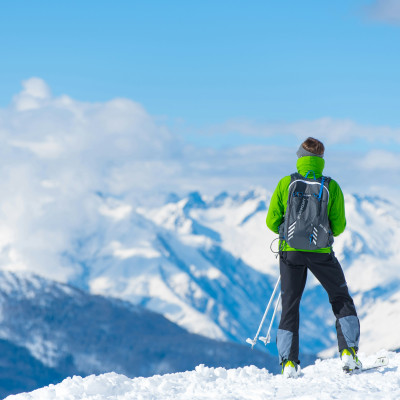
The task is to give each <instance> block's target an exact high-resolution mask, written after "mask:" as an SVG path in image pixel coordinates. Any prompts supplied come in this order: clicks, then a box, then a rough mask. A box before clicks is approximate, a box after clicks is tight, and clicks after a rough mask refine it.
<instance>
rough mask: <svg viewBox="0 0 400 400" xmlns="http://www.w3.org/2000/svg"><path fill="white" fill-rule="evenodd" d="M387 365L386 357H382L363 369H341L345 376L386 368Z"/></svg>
mask: <svg viewBox="0 0 400 400" xmlns="http://www.w3.org/2000/svg"><path fill="white" fill-rule="evenodd" d="M388 364H389V359H388V358H387V357H386V356H382V357H378V358H377V359H376V360H375V361H374V362H373V363H372V364H371V365H367V366H365V367H362V368H361V369H355V370H351V369H348V368H346V367H345V368H343V371H344V372H345V373H346V374H354V373H356V374H358V373H360V372H364V371H370V370H371V369H376V368H380V367H386V365H388Z"/></svg>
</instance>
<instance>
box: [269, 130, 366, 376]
mask: <svg viewBox="0 0 400 400" xmlns="http://www.w3.org/2000/svg"><path fill="white" fill-rule="evenodd" d="M324 151H325V148H324V145H323V144H322V143H321V142H320V141H319V140H317V139H314V138H311V137H309V138H308V139H306V140H305V141H304V142H303V143H302V144H301V145H300V147H299V150H298V151H297V156H298V160H297V171H298V173H295V174H292V175H290V176H286V177H284V178H282V179H281V180H280V182H279V183H278V186H277V188H276V189H275V191H274V193H273V195H272V198H271V203H270V206H269V209H268V215H267V226H268V228H269V229H271V230H272V231H273V232H275V233H279V235H280V251H279V255H280V263H279V264H280V274H281V294H282V315H281V320H280V324H279V329H278V333H277V339H276V341H277V347H278V352H279V362H280V364H281V365H282V374H283V375H284V376H285V377H297V376H298V375H299V373H300V368H299V364H300V361H299V359H298V356H299V317H300V315H299V307H300V300H301V296H302V294H303V290H304V287H305V284H306V278H307V269H309V270H310V271H311V272H312V273H313V275H314V276H315V277H316V278H317V279H318V281H319V282H320V283H321V285H322V286H323V287H324V289H325V290H326V291H327V293H328V296H329V302H330V303H331V306H332V310H333V313H334V314H335V317H336V331H337V340H338V347H339V353H340V357H341V362H342V367H343V370H344V371H347V372H351V371H353V370H356V369H361V367H362V365H361V362H360V361H359V360H358V357H357V351H358V343H359V336H360V324H359V320H358V317H357V312H356V309H355V306H354V303H353V299H352V298H351V296H350V294H349V291H348V288H347V284H346V280H345V277H344V274H343V270H342V268H341V266H340V264H339V261H338V260H337V259H336V257H335V255H334V252H333V250H332V243H333V236H338V235H340V234H341V233H342V232H343V231H344V229H345V227H346V218H345V208H344V198H343V193H342V191H341V189H340V187H339V185H338V184H337V183H336V182H335V181H334V180H333V179H330V178H328V177H324V176H322V171H323V169H324V165H325V160H324V158H323V157H324ZM310 229H311V230H310ZM291 246H293V247H291Z"/></svg>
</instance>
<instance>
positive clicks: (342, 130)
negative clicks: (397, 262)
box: [0, 78, 400, 280]
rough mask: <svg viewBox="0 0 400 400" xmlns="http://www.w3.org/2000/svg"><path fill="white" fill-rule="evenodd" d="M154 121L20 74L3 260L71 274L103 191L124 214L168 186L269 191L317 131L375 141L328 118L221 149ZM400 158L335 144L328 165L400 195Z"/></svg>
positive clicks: (1, 175) (1, 125) (133, 109)
mask: <svg viewBox="0 0 400 400" xmlns="http://www.w3.org/2000/svg"><path fill="white" fill-rule="evenodd" d="M156 121H157V119H156V118H154V117H153V116H151V115H149V114H148V113H147V112H146V110H145V109H144V108H143V107H142V106H141V105H140V104H138V103H135V102H134V101H131V100H129V99H123V98H119V99H118V98H117V99H113V100H110V101H108V102H102V103H87V102H79V101H77V100H74V99H72V98H70V97H68V96H66V95H63V96H59V97H55V96H53V95H52V94H51V90H50V88H49V87H48V85H47V84H46V83H45V82H44V81H43V80H41V79H39V78H31V79H29V80H27V81H25V82H23V89H22V91H21V92H20V93H18V94H16V95H15V96H14V98H13V99H12V102H11V104H10V105H9V107H7V108H3V109H0V144H1V145H0V157H1V164H0V192H1V194H2V198H1V202H0V268H7V269H12V270H25V269H29V270H33V271H35V272H37V273H41V272H42V271H44V270H46V275H47V276H49V271H51V266H54V278H57V279H61V280H67V279H68V277H69V276H70V274H71V273H72V269H71V265H70V264H69V261H68V258H67V257H65V254H66V252H67V250H68V248H69V247H70V246H71V245H72V243H73V244H74V247H75V248H76V247H77V243H76V241H77V240H78V239H77V238H80V237H85V236H86V237H90V235H91V234H92V233H93V231H94V230H96V229H99V226H98V218H99V212H100V213H102V212H103V211H104V210H103V211H102V206H103V205H104V204H103V203H102V199H107V201H109V202H114V203H115V204H117V206H118V207H117V206H116V207H114V206H113V207H112V208H113V209H116V210H117V209H118V210H119V211H118V212H120V213H123V215H126V214H127V213H128V214H129V212H131V210H133V209H135V207H137V206H147V205H150V204H155V203H161V202H163V200H164V198H165V196H166V195H167V194H168V193H171V192H176V193H178V194H180V195H183V194H185V193H187V192H189V191H193V190H199V191H201V192H202V193H205V194H216V193H218V192H222V191H224V190H228V191H231V192H236V191H240V190H246V189H249V188H250V187H253V186H262V187H265V188H267V189H268V190H270V191H272V190H273V189H274V188H275V186H276V184H277V182H278V180H279V179H280V178H281V177H282V176H284V175H287V174H290V173H291V172H293V170H294V169H295V163H296V155H295V153H296V150H297V147H298V144H299V142H300V141H301V140H303V139H304V137H305V136H308V135H309V134H310V132H312V133H315V134H316V136H319V137H322V138H323V139H326V141H327V143H336V142H337V141H338V140H342V141H346V140H347V139H348V138H349V136H351V135H354V137H358V138H362V137H363V135H365V138H366V139H364V140H375V138H374V135H375V133H374V132H376V131H374V129H375V128H368V127H360V126H357V125H356V124H355V123H354V122H352V121H345V122H343V121H334V120H331V119H321V120H318V121H309V122H298V123H294V124H284V125H280V126H274V125H270V126H267V127H264V130H263V129H259V128H260V127H257V126H255V125H252V124H247V125H242V126H240V129H241V131H242V132H248V133H249V134H255V132H257V134H260V133H259V132H261V134H262V135H269V134H270V135H279V134H284V132H285V131H287V133H288V134H289V135H294V139H295V140H293V145H291V146H280V145H274V146H272V145H271V146H254V145H246V146H237V147H232V148H228V149H222V150H216V149H212V148H197V147H195V146H190V145H188V144H186V143H185V142H184V141H183V140H182V139H181V138H180V137H179V136H177V135H174V134H173V133H172V132H171V131H170V130H169V129H167V128H166V127H165V126H162V125H160V124H159V123H158V122H156ZM227 125H229V123H228V124H227ZM379 131H380V132H381V133H382V135H381V137H382V138H384V140H397V142H398V140H399V139H398V138H399V135H398V131H397V130H393V129H391V128H387V129H386V130H383V131H382V130H381V129H379ZM318 133H319V134H318ZM396 135H397V136H396ZM296 138H298V140H297V139H296ZM398 160H399V154H398V152H397V153H396V152H395V151H384V150H379V151H372V152H370V153H366V152H359V153H354V152H352V153H351V152H346V151H332V152H330V153H329V158H327V160H326V173H327V174H329V175H331V176H333V177H335V178H336V179H337V180H338V181H339V183H340V184H341V185H342V187H343V189H344V190H345V191H350V192H361V193H368V194H371V193H372V194H377V195H385V196H394V194H393V193H396V195H397V194H398V191H399V189H398V188H397V187H396V185H394V180H395V179H396V177H397V176H399V173H400V164H399V162H398ZM118 215H119V214H118ZM118 215H117V214H116V216H115V217H116V218H118ZM78 245H79V243H78ZM49 266H50V268H49ZM56 266H61V267H62V273H61V274H60V270H59V269H57V268H56ZM50 274H51V272H50ZM50 277H51V276H50Z"/></svg>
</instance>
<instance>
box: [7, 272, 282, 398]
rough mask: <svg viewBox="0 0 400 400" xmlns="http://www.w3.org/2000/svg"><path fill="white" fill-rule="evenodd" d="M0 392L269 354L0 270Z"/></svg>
mask: <svg viewBox="0 0 400 400" xmlns="http://www.w3.org/2000/svg"><path fill="white" fill-rule="evenodd" d="M0 338H1V339H0V350H1V357H0V396H1V398H4V396H5V395H7V394H10V393H18V392H21V391H27V390H33V389H36V388H38V387H41V386H45V385H48V384H49V383H57V382H60V381H61V380H62V379H63V378H66V377H67V376H74V375H81V376H87V375H90V374H94V373H96V374H100V373H105V372H112V371H114V372H118V373H120V374H125V375H127V376H129V377H135V376H151V375H154V374H160V373H171V372H177V371H186V370H190V369H193V368H194V367H195V366H196V365H198V364H200V363H203V364H206V365H208V366H215V367H222V366H223V367H228V368H232V367H238V366H244V365H248V364H255V365H258V366H259V367H267V368H269V369H270V370H271V371H277V370H278V365H277V363H276V360H275V359H274V358H273V357H271V356H270V355H268V354H266V353H262V352H259V351H251V350H250V349H249V348H248V347H247V346H244V345H239V344H235V343H232V342H218V341H215V340H212V339H209V338H206V337H203V336H199V335H194V334H190V333H188V332H187V331H185V330H184V329H182V328H180V327H179V326H177V325H175V324H174V323H172V322H170V321H168V320H167V319H165V318H164V317H163V316H161V315H159V314H156V313H154V312H151V311H148V310H146V309H144V308H142V307H140V306H134V305H132V304H131V303H127V302H123V301H121V300H117V299H107V298H104V297H102V296H94V295H90V294H88V293H86V292H84V291H81V290H78V289H75V288H73V287H71V286H68V285H65V284H60V283H57V282H54V281H50V280H47V279H44V278H41V277H38V276H34V275H31V274H21V273H19V274H15V273H10V272H0Z"/></svg>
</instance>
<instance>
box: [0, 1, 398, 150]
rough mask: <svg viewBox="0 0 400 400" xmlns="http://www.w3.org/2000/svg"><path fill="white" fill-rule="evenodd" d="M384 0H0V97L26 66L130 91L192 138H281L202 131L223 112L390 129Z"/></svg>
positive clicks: (75, 84) (71, 91)
mask: <svg viewBox="0 0 400 400" xmlns="http://www.w3.org/2000/svg"><path fill="white" fill-rule="evenodd" d="M392 3H393V1H390V0H386V1H384V0H381V1H378V2H374V1H365V0H363V1H361V0H336V1H331V2H325V1H317V0H313V1H311V0H305V1H301V2H300V1H297V0H289V1H284V2H278V1H265V0H264V1H248V2H244V1H208V0H206V1H201V2H200V1H196V2H194V1H193V2H192V1H190V2H188V1H177V0H170V1H118V0H117V1H113V2H110V1H102V0H100V1H85V2H78V1H69V2H54V1H43V0H38V1H35V2H32V1H20V0H19V1H18V0H13V1H10V0H6V1H3V2H2V5H1V7H2V10H1V13H0V41H1V42H0V44H1V52H2V56H1V61H2V62H1V63H0V87H1V88H2V89H1V92H0V105H1V106H3V107H4V106H7V104H9V103H10V100H11V98H12V96H13V95H14V94H15V93H17V92H18V91H19V90H20V84H21V81H22V80H24V79H27V78H30V77H32V76H37V77H40V78H42V79H44V80H45V81H46V82H47V83H48V85H49V86H50V87H51V89H52V92H53V93H54V94H55V95H60V94H64V93H66V94H68V95H69V96H71V97H73V98H75V99H78V100H82V101H91V102H96V101H106V100H109V99H112V98H115V97H126V98H130V99H133V100H135V101H137V102H139V103H141V104H142V105H143V106H144V107H145V108H146V110H148V112H149V113H150V114H152V115H154V116H157V117H158V118H159V120H160V121H163V123H166V124H168V125H169V126H170V127H171V128H172V129H174V130H175V131H176V132H177V133H180V134H181V135H183V136H184V137H186V139H187V140H188V141H190V142H192V143H195V144H196V145H204V146H214V147H221V146H224V145H236V144H238V145H240V144H243V143H253V144H258V143H275V144H279V143H281V141H282V143H284V142H285V140H286V141H287V138H286V139H282V137H279V135H278V134H276V135H272V136H269V137H268V138H265V137H261V138H260V137H256V135H249V134H245V133H243V132H240V131H238V130H237V129H235V128H231V130H230V131H229V132H227V131H226V130H225V134H223V135H218V134H217V131H218V129H215V128H214V130H213V133H214V134H213V135H207V134H205V133H207V132H208V131H209V129H210V127H215V126H220V125H221V124H225V122H226V121H232V120H240V121H251V122H252V123H255V124H270V123H288V122H295V121H304V120H306V121H313V120H317V119H319V118H323V117H330V118H332V119H334V120H347V119H350V120H352V121H354V122H356V123H357V124H361V125H364V126H389V127H392V128H397V127H399V126H400V113H399V112H398V108H399V107H398V105H399V100H400V80H399V71H400V26H399V22H400V17H399V15H398V14H400V10H399V9H398V8H399V7H397V10H396V6H393V4H392ZM385 7H386V8H388V7H389V8H390V7H392V8H393V7H394V9H392V10H390V9H389V12H391V13H392V15H394V18H392V19H390V18H388V17H387V16H386V17H385V15H384V11H385V10H384V8H385ZM396 12H397V17H396ZM396 18H397V19H396ZM218 133H219V132H218ZM227 133H228V135H227ZM396 146H397V144H396Z"/></svg>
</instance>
